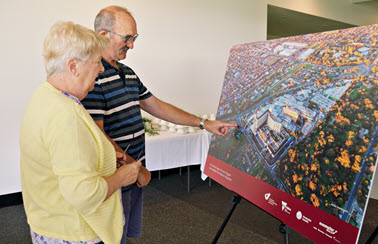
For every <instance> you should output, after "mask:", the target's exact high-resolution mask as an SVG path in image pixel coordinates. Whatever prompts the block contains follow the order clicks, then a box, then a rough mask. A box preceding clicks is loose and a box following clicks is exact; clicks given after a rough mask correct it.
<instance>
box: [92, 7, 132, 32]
mask: <svg viewBox="0 0 378 244" xmlns="http://www.w3.org/2000/svg"><path fill="white" fill-rule="evenodd" d="M117 13H124V14H128V15H130V16H133V15H132V14H131V12H130V11H129V10H128V9H127V8H124V7H121V6H115V5H114V6H109V7H106V8H103V9H101V10H100V12H99V13H98V14H97V16H96V18H95V22H94V29H95V31H96V32H100V31H101V30H110V31H113V30H114V25H115V23H116V16H115V15H116V14H117Z"/></svg>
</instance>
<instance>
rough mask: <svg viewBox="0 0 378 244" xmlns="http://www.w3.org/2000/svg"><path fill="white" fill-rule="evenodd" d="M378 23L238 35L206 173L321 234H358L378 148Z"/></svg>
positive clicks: (325, 238) (310, 233)
mask: <svg viewBox="0 0 378 244" xmlns="http://www.w3.org/2000/svg"><path fill="white" fill-rule="evenodd" d="M377 42H378V25H372V26H363V27H357V28H351V29H344V30H337V31H330V32H324V33H316V34H309V35H303V36H294V37H288V38H282V39H276V40H270V41H264V42H256V43H249V44H242V45H236V46H234V47H233V48H232V49H231V52H230V57H229V61H228V65H227V71H226V75H225V80H224V84H223V90H222V95H221V98H220V102H219V107H218V112H217V119H219V120H222V121H227V122H231V123H236V124H238V125H239V129H236V130H233V131H231V132H229V133H228V135H227V136H226V137H225V138H218V137H215V136H214V137H213V138H212V143H211V145H210V149H209V155H208V158H207V161H206V166H205V171H204V172H205V174H207V175H208V176H209V177H211V178H212V179H214V180H216V181H217V182H219V183H220V184H222V185H224V186H225V187H227V188H229V189H230V190H232V191H234V192H236V193H237V194H239V195H241V196H242V197H244V198H245V199H247V200H248V201H250V202H252V203H254V204H255V205H257V206H258V207H260V208H262V209H263V210H265V211H267V212H268V213H270V214H271V215H273V216H275V217H276V218H278V219H280V220H282V221H283V222H284V223H285V224H287V225H288V226H290V227H291V228H293V229H295V230H296V231H298V232H299V233H301V234H303V235H305V236H306V237H308V238H309V239H311V240H313V241H315V242H319V243H355V242H356V241H357V239H358V235H359V231H360V228H361V226H362V222H363V218H364V213H365V211H366V208H367V202H368V198H369V191H370V187H371V185H372V182H373V177H374V173H375V166H376V162H377V154H378V143H377V134H378V124H377V121H378V50H377V48H378V43H377Z"/></svg>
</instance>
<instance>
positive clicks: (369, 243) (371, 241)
mask: <svg viewBox="0 0 378 244" xmlns="http://www.w3.org/2000/svg"><path fill="white" fill-rule="evenodd" d="M377 234H378V226H377V227H375V230H374V231H373V233H372V234H371V236H370V237H369V239H368V240H367V241H366V244H371V243H373V241H374V239H375V238H376V237H377Z"/></svg>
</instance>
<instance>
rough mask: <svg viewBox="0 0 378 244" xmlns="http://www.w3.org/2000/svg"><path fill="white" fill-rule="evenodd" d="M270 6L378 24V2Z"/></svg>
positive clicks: (377, 191) (273, 1)
mask: <svg viewBox="0 0 378 244" xmlns="http://www.w3.org/2000/svg"><path fill="white" fill-rule="evenodd" d="M268 4H269V5H273V6H276V7H280V8H286V9H290V10H293V11H298V12H302V13H306V14H310V15H315V16H319V17H323V18H327V19H332V20H337V21H341V22H344V23H348V24H353V25H359V26H362V25H372V24H378V1H371V2H364V3H351V1H346V0H306V1H304V0H268ZM376 166H377V163H376ZM370 197H371V198H374V199H378V177H375V179H374V181H373V185H372V189H371V191H370Z"/></svg>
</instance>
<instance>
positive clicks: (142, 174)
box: [137, 166, 151, 187]
mask: <svg viewBox="0 0 378 244" xmlns="http://www.w3.org/2000/svg"><path fill="white" fill-rule="evenodd" d="M150 180H151V173H150V171H148V169H146V168H145V167H143V166H141V167H140V170H139V174H138V178H137V186H138V187H145V186H146V185H147V184H148V183H149V182H150Z"/></svg>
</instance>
